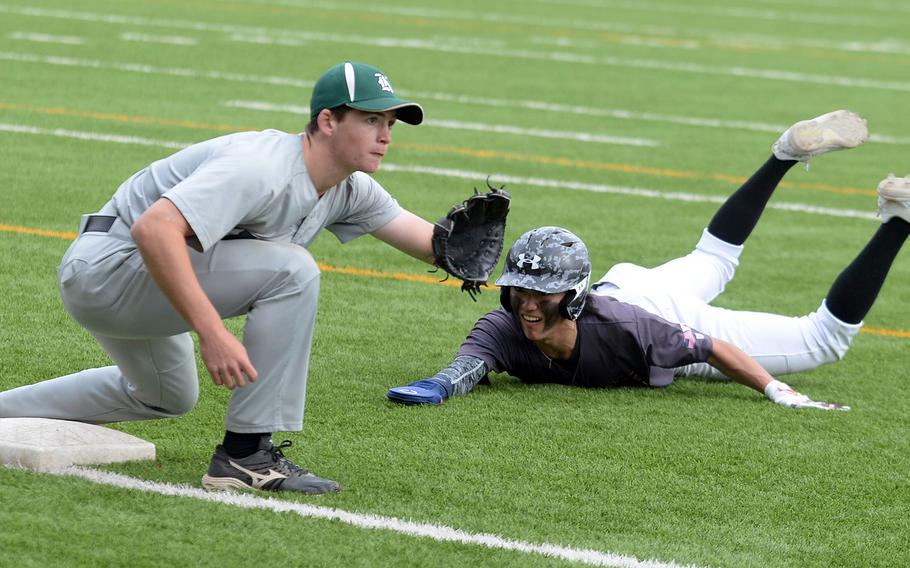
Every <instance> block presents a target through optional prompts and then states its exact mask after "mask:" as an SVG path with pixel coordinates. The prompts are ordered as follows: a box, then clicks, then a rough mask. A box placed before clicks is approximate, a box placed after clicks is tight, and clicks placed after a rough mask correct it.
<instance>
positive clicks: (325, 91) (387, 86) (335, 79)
mask: <svg viewBox="0 0 910 568" xmlns="http://www.w3.org/2000/svg"><path fill="white" fill-rule="evenodd" d="M341 105H346V106H349V107H351V108H356V109H357V110H364V111H379V112H383V111H387V110H394V111H396V113H395V115H396V116H397V118H398V119H399V120H402V121H404V122H407V123H408V124H420V123H421V122H423V108H422V107H421V106H420V105H419V104H417V103H412V102H409V101H405V100H402V99H399V98H398V97H397V96H396V95H395V90H394V89H392V83H390V82H389V78H388V77H386V76H385V74H384V73H383V72H382V71H380V70H379V69H376V68H375V67H373V66H371V65H366V64H364V63H352V62H350V61H345V62H344V63H339V64H338V65H333V66H332V67H330V68H329V70H328V71H326V72H325V73H324V74H323V75H322V77H320V78H319V80H318V81H316V86H315V87H313V96H312V97H311V98H310V118H314V117H315V116H316V115H317V114H319V113H320V112H322V109H324V108H335V107H337V106H341Z"/></svg>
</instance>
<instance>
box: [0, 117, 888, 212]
mask: <svg viewBox="0 0 910 568" xmlns="http://www.w3.org/2000/svg"><path fill="white" fill-rule="evenodd" d="M0 110H16V111H25V112H34V113H39V114H48V115H56V116H75V117H80V118H91V119H95V120H104V121H112V122H128V123H137V124H155V125H161V126H177V127H180V128H188V129H193V130H214V131H217V132H236V131H240V130H259V129H260V127H256V126H240V125H231V124H212V123H207V122H194V121H189V120H173V119H167V118H157V117H151V116H141V115H130V114H121V113H111V112H94V111H80V110H70V109H65V108H60V107H39V106H35V105H29V104H17V103H6V102H0ZM395 146H396V147H398V148H404V149H408V150H415V151H418V152H425V153H434V154H455V155H459V156H469V157H471V158H478V159H482V160H507V161H510V162H525V163H533V164H545V165H549V166H558V167H565V168H575V169H586V170H593V171H609V172H619V173H627V174H640V175H647V176H654V177H664V178H674V179H692V180H711V181H720V182H724V183H730V184H733V185H740V184H742V183H743V182H745V181H746V178H745V177H743V176H733V175H728V174H718V173H704V172H696V171H690V170H676V169H669V168H652V167H648V166H637V165H634V164H619V163H611V162H598V161H594V160H576V159H573V158H559V157H554V156H545V155H540V154H521V153H517V152H508V151H498V150H478V149H475V148H464V147H461V146H447V145H441V144H415V143H409V142H398V143H396V144H395ZM779 185H780V187H783V188H795V189H806V190H811V191H824V192H827V193H841V194H846V195H868V196H873V195H877V194H876V192H875V191H874V190H871V189H865V188H858V187H847V186H835V185H828V184H823V183H809V182H788V181H782V182H780V184H779Z"/></svg>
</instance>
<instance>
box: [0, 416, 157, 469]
mask: <svg viewBox="0 0 910 568" xmlns="http://www.w3.org/2000/svg"><path fill="white" fill-rule="evenodd" d="M153 459H155V444H152V443H151V442H146V441H145V440H142V439H140V438H137V437H135V436H130V435H129V434H125V433H123V432H119V431H117V430H111V429H110V428H105V427H104V426H95V425H93V424H84V423H82V422H70V421H67V420H51V419H48V418H0V464H5V465H10V466H14V467H23V468H27V469H33V470H36V471H48V472H49V471H58V470H61V469H63V468H66V467H69V466H71V465H93V464H105V463H119V462H126V461H134V460H153Z"/></svg>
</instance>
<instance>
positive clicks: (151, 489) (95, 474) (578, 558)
mask: <svg viewBox="0 0 910 568" xmlns="http://www.w3.org/2000/svg"><path fill="white" fill-rule="evenodd" d="M59 474H61V475H66V476H71V477H78V478H81V479H85V480H87V481H91V482H93V483H97V484H101V485H107V486H111V487H117V488H121V489H128V490H135V491H142V492H145V493H156V494H159V495H166V496H171V497H183V498H190V499H196V500H199V501H206V502H210V503H219V504H222V505H229V506H233V507H240V508H243V509H264V510H270V511H273V512H276V513H295V514H297V515H300V516H301V517H304V518H312V519H322V520H331V521H338V522H342V523H345V524H347V525H351V526H353V527H357V528H360V529H380V530H388V531H392V532H396V533H399V534H403V535H407V536H411V537H422V538H430V539H433V540H436V541H439V542H454V543H459V544H466V545H475V546H483V547H486V548H491V549H499V550H505V551H510V552H522V553H525V554H537V555H541V556H546V557H549V558H557V559H561V560H568V561H571V562H579V563H582V564H587V565H589V566H609V567H615V568H683V567H684V566H686V567H688V568H697V567H696V566H695V565H691V564H690V565H682V564H677V563H675V562H664V561H660V560H640V559H638V558H635V557H632V556H627V555H623V554H616V553H612V552H603V551H599V550H594V549H583V548H571V547H566V546H560V545H556V544H550V543H533V542H524V541H520V540H513V539H510V538H506V537H503V536H501V535H497V534H490V533H475V532H469V531H464V530H459V529H455V528H452V527H448V526H445V525H438V524H433V523H421V522H415V521H408V520H404V519H399V518H396V517H387V516H382V515H371V514H364V513H354V512H350V511H345V510H343V509H337V508H332V507H325V506H319V505H310V504H306V503H299V502H295V501H284V500H281V499H278V498H275V497H260V496H257V495H253V494H248V493H231V492H208V491H205V490H203V489H199V488H196V487H190V486H188V485H175V484H170V483H161V482H156V481H146V480H143V479H136V478H133V477H129V476H126V475H122V474H118V473H112V472H106V471H99V470H95V469H91V468H85V467H69V468H66V469H64V470H62V471H60V472H59Z"/></svg>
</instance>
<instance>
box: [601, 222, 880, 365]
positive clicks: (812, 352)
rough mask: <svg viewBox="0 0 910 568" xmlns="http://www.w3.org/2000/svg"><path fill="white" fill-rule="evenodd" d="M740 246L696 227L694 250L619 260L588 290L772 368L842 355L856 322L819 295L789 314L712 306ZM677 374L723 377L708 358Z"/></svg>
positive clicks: (734, 264)
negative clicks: (813, 306)
mask: <svg viewBox="0 0 910 568" xmlns="http://www.w3.org/2000/svg"><path fill="white" fill-rule="evenodd" d="M742 250H743V247H742V246H741V245H739V246H738V245H731V244H730V243H726V242H724V241H721V240H720V239H718V238H716V237H714V236H713V235H711V234H710V233H709V232H708V231H707V230H705V231H704V232H703V234H702V237H701V239H700V240H699V242H698V244H697V245H696V247H695V250H694V251H692V252H691V253H689V254H688V255H686V256H684V257H681V258H677V259H674V260H671V261H669V262H666V263H664V264H662V265H660V266H657V267H655V268H645V267H642V266H638V265H635V264H629V263H621V264H617V265H616V266H614V267H613V268H611V269H610V270H609V271H608V272H607V273H606V274H604V276H603V277H602V278H601V279H600V280H599V281H598V282H597V283H596V284H595V285H594V287H593V289H592V291H591V293H592V294H598V295H602V296H611V297H613V298H616V299H617V300H620V301H622V302H626V303H628V304H633V305H636V306H639V307H640V308H643V309H645V310H647V311H648V312H650V313H652V314H655V315H658V316H660V317H662V318H664V319H666V320H668V321H671V322H674V323H685V324H687V325H688V326H690V327H691V328H693V329H695V330H697V331H700V332H702V333H705V334H707V335H710V336H711V337H717V338H719V339H722V340H724V341H728V342H730V343H732V344H733V345H736V346H737V347H739V348H740V349H742V350H743V351H745V352H746V353H748V354H749V355H751V356H752V357H753V358H754V359H756V360H757V361H758V363H759V364H761V366H762V367H764V368H765V370H767V371H768V372H769V373H770V374H771V375H775V376H776V375H783V374H787V373H798V372H801V371H807V370H809V369H814V368H816V367H819V366H821V365H824V364H827V363H832V362H834V361H838V360H840V359H841V358H843V356H844V354H845V353H846V352H847V350H848V349H849V348H850V343H851V341H852V340H853V337H854V336H855V335H856V334H857V333H858V332H859V329H860V328H861V327H862V323H859V324H847V323H844V322H842V321H840V320H838V319H837V318H835V317H834V316H833V315H832V314H831V312H829V311H828V308H827V307H826V306H825V303H824V301H822V304H821V306H819V308H818V309H817V310H816V311H814V312H812V313H811V314H808V315H805V316H801V317H788V316H782V315H777V314H770V313H761V312H749V311H738V310H730V309H726V308H720V307H717V306H712V305H710V302H711V301H712V300H714V298H716V297H717V296H718V295H719V294H720V293H721V292H723V291H724V288H725V287H726V285H727V283H728V282H730V280H732V279H733V276H734V274H735V272H736V267H737V266H738V265H739V256H740V254H741V253H742ZM675 375H676V376H692V375H697V376H706V377H715V378H720V377H724V375H723V374H721V373H720V371H718V370H717V369H715V368H713V367H711V366H710V365H708V364H707V363H697V364H693V365H687V366H685V367H680V368H678V369H676V372H675Z"/></svg>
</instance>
